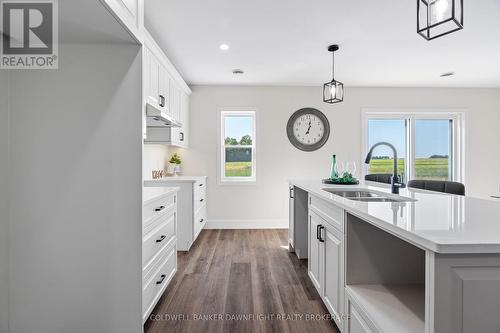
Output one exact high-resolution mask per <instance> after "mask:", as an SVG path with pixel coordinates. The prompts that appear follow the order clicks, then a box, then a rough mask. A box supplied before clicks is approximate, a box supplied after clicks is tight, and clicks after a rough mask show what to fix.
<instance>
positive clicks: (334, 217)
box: [309, 195, 344, 232]
mask: <svg viewBox="0 0 500 333" xmlns="http://www.w3.org/2000/svg"><path fill="white" fill-rule="evenodd" d="M309 209H312V210H313V211H315V212H316V213H317V214H319V215H320V216H321V217H322V218H324V219H325V220H326V221H327V222H328V223H329V224H331V225H332V226H334V227H335V228H337V229H338V230H340V231H341V232H344V210H343V209H342V208H340V207H337V206H335V205H334V204H332V203H329V202H328V201H325V200H323V199H320V198H318V197H315V196H313V195H310V196H309Z"/></svg>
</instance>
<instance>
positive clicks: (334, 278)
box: [322, 225, 344, 327]
mask: <svg viewBox="0 0 500 333" xmlns="http://www.w3.org/2000/svg"><path fill="white" fill-rule="evenodd" d="M343 236H344V235H343V234H342V233H341V232H340V231H338V230H336V229H335V228H333V227H331V226H328V225H327V226H326V228H325V231H324V243H323V244H324V245H323V258H322V259H323V262H322V266H323V267H324V269H323V276H322V277H323V301H324V303H325V305H326V307H327V308H328V311H330V314H331V315H332V316H333V317H334V320H335V322H336V323H337V325H338V326H339V327H340V326H341V325H343V320H342V315H343V313H342V312H343V311H341V310H342V309H343V307H344V268H343V267H344V242H343Z"/></svg>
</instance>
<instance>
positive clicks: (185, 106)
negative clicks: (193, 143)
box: [179, 91, 189, 148]
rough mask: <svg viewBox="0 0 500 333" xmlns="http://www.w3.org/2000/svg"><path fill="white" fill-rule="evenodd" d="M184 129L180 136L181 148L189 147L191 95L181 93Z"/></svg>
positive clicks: (181, 118)
mask: <svg viewBox="0 0 500 333" xmlns="http://www.w3.org/2000/svg"><path fill="white" fill-rule="evenodd" d="M180 120H181V123H182V128H181V132H180V133H179V134H180V141H181V146H183V147H185V148H187V147H189V95H188V94H186V93H185V92H183V91H182V92H181V117H180Z"/></svg>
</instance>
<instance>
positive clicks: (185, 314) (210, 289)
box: [144, 229, 338, 333]
mask: <svg viewBox="0 0 500 333" xmlns="http://www.w3.org/2000/svg"><path fill="white" fill-rule="evenodd" d="M287 235H288V231H287V230H283V229H276V230H275V229H272V230H270V229H266V230H203V231H202V232H201V234H200V236H199V237H198V239H197V241H196V243H195V244H194V245H193V247H192V248H191V250H190V251H189V252H187V253H183V252H179V254H178V271H177V274H176V276H175V277H174V279H173V280H172V282H171V284H170V285H169V287H168V288H167V290H166V291H165V294H164V295H163V297H162V298H161V299H160V301H159V302H158V305H157V306H156V308H155V309H154V310H153V312H152V315H153V318H154V320H152V319H148V321H147V322H146V324H145V327H144V331H145V332H147V333H159V332H161V333H164V332H228V333H229V332H231V333H232V332H300V333H303V332H338V330H337V328H336V326H335V324H334V323H333V321H331V320H329V318H328V316H327V314H328V310H327V309H326V308H325V306H324V305H323V303H322V301H321V299H320V297H319V295H318V293H317V292H316V289H315V288H314V286H313V285H312V283H311V281H310V279H309V277H308V275H307V261H306V260H299V259H297V257H296V256H295V254H290V253H289V252H288V250H287V248H286V246H287V244H288V243H287ZM311 314H314V315H316V316H314V317H313V318H311V316H310V315H311ZM202 315H205V317H203V318H200V317H201V316H202ZM209 315H212V317H208V316H209ZM238 315H239V317H238ZM241 315H245V316H246V318H245V317H242V316H241ZM175 316H177V317H175ZM307 316H309V317H307ZM150 318H151V317H150ZM241 319H246V320H241Z"/></svg>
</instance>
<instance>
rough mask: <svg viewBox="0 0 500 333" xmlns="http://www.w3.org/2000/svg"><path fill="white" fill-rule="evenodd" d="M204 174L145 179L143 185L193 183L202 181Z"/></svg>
mask: <svg viewBox="0 0 500 333" xmlns="http://www.w3.org/2000/svg"><path fill="white" fill-rule="evenodd" d="M205 178H206V176H171V177H164V178H160V179H151V180H145V181H144V186H169V184H170V183H184V182H186V183H194V182H197V181H204V180H205Z"/></svg>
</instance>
